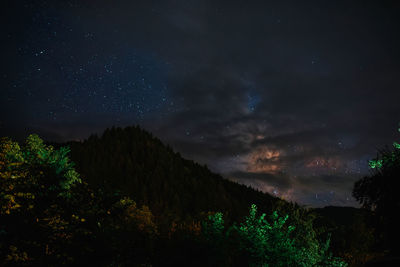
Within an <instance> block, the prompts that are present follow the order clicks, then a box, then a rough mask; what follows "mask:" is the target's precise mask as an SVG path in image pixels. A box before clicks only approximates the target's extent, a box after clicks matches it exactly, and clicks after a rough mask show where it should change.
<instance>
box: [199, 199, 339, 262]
mask: <svg viewBox="0 0 400 267" xmlns="http://www.w3.org/2000/svg"><path fill="white" fill-rule="evenodd" d="M256 214H257V207H256V205H254V204H253V205H252V206H251V208H250V212H249V215H248V216H247V217H246V218H245V221H244V222H242V223H240V224H239V225H237V224H236V223H235V224H233V225H232V226H231V227H230V228H229V229H228V230H227V231H226V232H225V233H224V232H223V229H224V221H223V218H222V214H221V213H216V214H214V215H213V216H209V218H208V221H206V222H204V223H203V234H204V235H205V238H206V240H208V241H209V244H210V245H213V246H215V244H219V245H221V244H224V243H229V244H230V247H229V249H233V250H232V251H233V253H231V255H230V257H231V258H232V260H231V262H233V263H235V262H236V263H238V262H241V264H248V265H249V266H347V265H346V263H345V262H343V261H341V260H340V259H337V258H333V257H332V256H331V254H330V253H329V252H328V248H329V242H330V241H329V238H328V240H327V241H326V242H325V243H323V244H321V243H319V242H318V240H317V239H316V237H315V234H314V235H313V238H312V239H311V238H309V239H308V240H307V242H308V243H306V244H305V243H304V241H301V242H298V240H296V239H295V238H294V237H295V236H296V235H295V229H296V227H295V226H291V225H287V220H288V215H286V216H284V217H281V216H279V215H278V213H277V212H276V211H275V212H273V213H272V214H271V216H270V220H269V222H268V221H267V220H266V219H265V216H266V215H265V214H262V215H261V216H260V217H257V216H256ZM221 240H222V241H221ZM224 248H225V249H226V248H227V247H223V246H219V249H224Z"/></svg>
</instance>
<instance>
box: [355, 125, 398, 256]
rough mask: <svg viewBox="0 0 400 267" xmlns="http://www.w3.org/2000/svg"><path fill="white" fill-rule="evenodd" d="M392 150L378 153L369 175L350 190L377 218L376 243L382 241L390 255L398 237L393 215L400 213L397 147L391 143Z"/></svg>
mask: <svg viewBox="0 0 400 267" xmlns="http://www.w3.org/2000/svg"><path fill="white" fill-rule="evenodd" d="M399 131H400V129H399ZM393 147H394V148H392V149H389V148H385V149H382V150H379V151H378V155H377V157H376V158H375V159H373V160H371V161H370V162H369V165H370V167H371V169H373V172H372V174H371V175H370V176H366V177H363V178H362V179H360V180H358V181H357V182H356V183H355V184H354V188H353V196H354V197H355V198H356V199H357V201H359V203H360V204H361V205H362V207H363V208H365V209H368V210H371V211H373V212H374V214H375V215H376V218H375V221H376V222H375V225H376V227H377V229H379V231H378V232H380V234H379V235H378V236H377V238H376V239H377V240H381V242H382V244H381V245H382V246H383V247H386V248H387V249H388V250H390V251H394V248H397V247H398V244H397V243H398V241H397V238H396V236H399V235H400V230H399V227H398V224H399V223H400V221H399V219H398V216H397V213H396V212H394V211H398V210H400V202H399V197H398V180H399V175H400V145H399V144H398V143H397V142H394V143H393ZM397 251H399V249H397Z"/></svg>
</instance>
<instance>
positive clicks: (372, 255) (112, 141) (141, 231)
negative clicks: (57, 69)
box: [0, 126, 400, 266]
mask: <svg viewBox="0 0 400 267" xmlns="http://www.w3.org/2000/svg"><path fill="white" fill-rule="evenodd" d="M370 167H371V175H370V176H366V177H364V178H362V179H360V180H359V181H357V182H356V183H355V184H354V188H353V195H354V197H355V198H356V199H357V201H359V203H360V205H361V208H351V207H325V208H318V209H317V208H305V207H302V206H300V205H298V204H296V203H292V202H287V201H285V200H283V199H280V198H277V197H274V196H271V195H269V194H267V193H263V192H261V191H258V190H255V189H253V188H251V187H247V186H245V185H241V184H238V183H235V182H232V181H228V180H226V179H224V178H223V177H222V176H221V175H219V174H216V173H213V172H211V171H210V170H209V169H208V168H207V166H202V165H200V164H198V163H196V162H194V161H192V160H188V159H184V158H182V156H181V155H180V154H179V153H176V152H174V150H173V149H172V148H171V147H170V146H168V145H164V144H163V143H162V142H161V141H160V140H159V139H158V138H156V137H154V136H153V135H152V134H151V133H149V132H147V131H145V130H143V129H141V128H140V127H139V126H130V127H126V128H118V127H112V128H108V129H106V130H105V131H104V133H102V135H101V136H97V135H91V136H90V137H89V138H87V139H86V140H84V141H82V142H76V141H74V142H66V143H48V142H46V141H45V140H42V139H41V138H40V137H39V136H38V135H36V134H31V135H29V136H28V137H27V138H26V140H25V142H24V143H20V144H19V143H18V142H15V141H13V140H12V138H10V137H2V138H1V140H0V176H1V177H0V202H1V205H0V208H1V210H0V265H2V266H61V265H64V266H80V265H87V266H395V265H396V264H398V263H399V258H398V256H397V257H396V255H399V248H398V245H397V240H398V238H399V236H400V233H399V227H398V225H399V223H400V222H399V219H398V217H397V216H396V215H397V214H396V213H397V212H398V211H399V210H400V209H399V208H400V202H399V198H398V194H396V191H397V188H398V187H396V185H397V184H398V182H397V179H396V178H398V175H399V173H400V145H399V144H398V143H396V142H395V143H393V147H392V148H385V149H382V150H379V151H378V152H377V157H376V158H375V159H372V160H371V161H370Z"/></svg>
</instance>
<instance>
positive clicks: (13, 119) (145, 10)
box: [0, 0, 400, 206]
mask: <svg viewBox="0 0 400 267" xmlns="http://www.w3.org/2000/svg"><path fill="white" fill-rule="evenodd" d="M7 2H9V3H7ZM0 12H1V14H0V15H1V17H0V19H1V44H0V45H1V52H0V53H1V63H0V77H1V87H0V88H1V89H0V133H1V136H6V135H7V136H11V137H13V138H14V139H15V140H23V139H24V138H25V137H26V136H27V135H28V134H29V133H38V134H39V135H40V136H41V137H42V138H44V139H45V140H47V141H67V140H83V139H85V138H87V137H88V136H89V135H90V134H92V133H98V134H101V133H102V132H103V131H104V129H105V128H107V127H111V126H113V125H114V126H120V127H124V126H128V125H135V124H139V125H141V126H142V127H143V128H145V129H146V130H149V131H151V132H152V133H153V134H154V135H155V136H157V137H159V138H160V139H161V140H162V141H164V142H165V143H168V144H170V145H171V146H172V147H173V148H174V149H175V150H176V151H178V152H180V153H181V154H182V155H183V156H184V157H186V158H189V159H193V160H195V161H197V162H199V163H201V164H207V165H208V166H209V168H210V169H211V170H212V171H215V172H219V173H221V174H222V175H223V176H224V177H226V178H228V179H231V180H234V181H238V182H240V183H244V184H247V185H251V186H253V187H256V188H258V189H260V190H262V191H265V192H270V193H271V194H275V195H277V196H280V197H283V198H285V199H288V200H293V201H296V202H298V203H300V204H304V205H310V206H325V205H340V206H357V203H356V202H355V200H354V199H353V198H352V197H351V189H352V187H353V183H354V182H355V181H356V180H358V179H359V178H360V177H362V176H363V175H366V174H369V170H368V164H367V163H368V160H369V159H371V158H373V157H374V156H376V152H377V149H378V148H383V147H384V146H385V145H388V146H390V145H391V143H392V142H393V141H396V140H397V141H398V140H399V139H400V134H399V133H398V131H397V128H398V126H399V124H398V123H399V122H400V104H399V103H400V63H399V60H400V15H399V14H400V5H399V4H394V3H392V2H390V1H374V2H372V1H273V2H272V1H232V0H230V1H218V0H207V1H191V0H182V1H150V0H146V1H134V0H131V1H105V0H96V1H82V0H79V1H78V0H77V1H55V0H49V1H39V0H36V1H6V2H5V3H4V2H2V8H1V11H0Z"/></svg>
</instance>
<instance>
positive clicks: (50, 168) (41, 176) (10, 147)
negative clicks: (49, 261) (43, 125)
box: [0, 135, 88, 265]
mask: <svg viewBox="0 0 400 267" xmlns="http://www.w3.org/2000/svg"><path fill="white" fill-rule="evenodd" d="M68 152H69V150H68V149H67V148H62V149H60V150H54V149H53V147H51V146H46V145H45V144H43V141H42V140H41V139H40V138H39V137H38V136H37V135H29V136H28V138H27V139H26V142H25V144H24V146H22V147H20V146H19V144H18V143H16V142H13V141H12V140H10V139H9V138H2V139H1V142H0V177H1V178H0V189H1V191H0V203H1V213H0V227H1V231H2V232H3V233H4V236H3V240H4V241H5V242H1V244H0V246H1V247H3V249H2V252H1V255H0V256H1V257H2V258H3V259H2V260H5V261H4V262H5V263H7V264H11V265H12V264H19V263H20V262H29V263H31V264H33V263H37V262H38V261H40V258H41V257H42V256H49V258H51V257H58V259H59V261H60V262H63V261H64V260H65V262H68V261H69V259H68V257H64V256H62V252H61V251H62V250H63V247H64V246H65V244H66V242H67V243H68V242H70V241H71V240H72V239H73V237H74V236H75V235H74V231H75V230H74V229H77V228H79V227H80V225H81V224H83V223H84V222H85V220H84V219H83V218H82V220H79V221H76V220H75V219H74V218H73V217H71V213H72V211H71V210H70V209H71V208H73V207H74V205H73V201H74V200H73V199H72V198H71V196H72V191H71V190H72V187H73V186H74V185H75V184H79V183H80V182H81V180H80V178H79V175H78V173H76V172H75V170H74V169H73V166H72V164H71V163H70V162H69V159H68V157H67V153H68ZM86 232H87V233H88V231H86ZM39 252H40V253H39ZM43 254H44V255H43Z"/></svg>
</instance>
